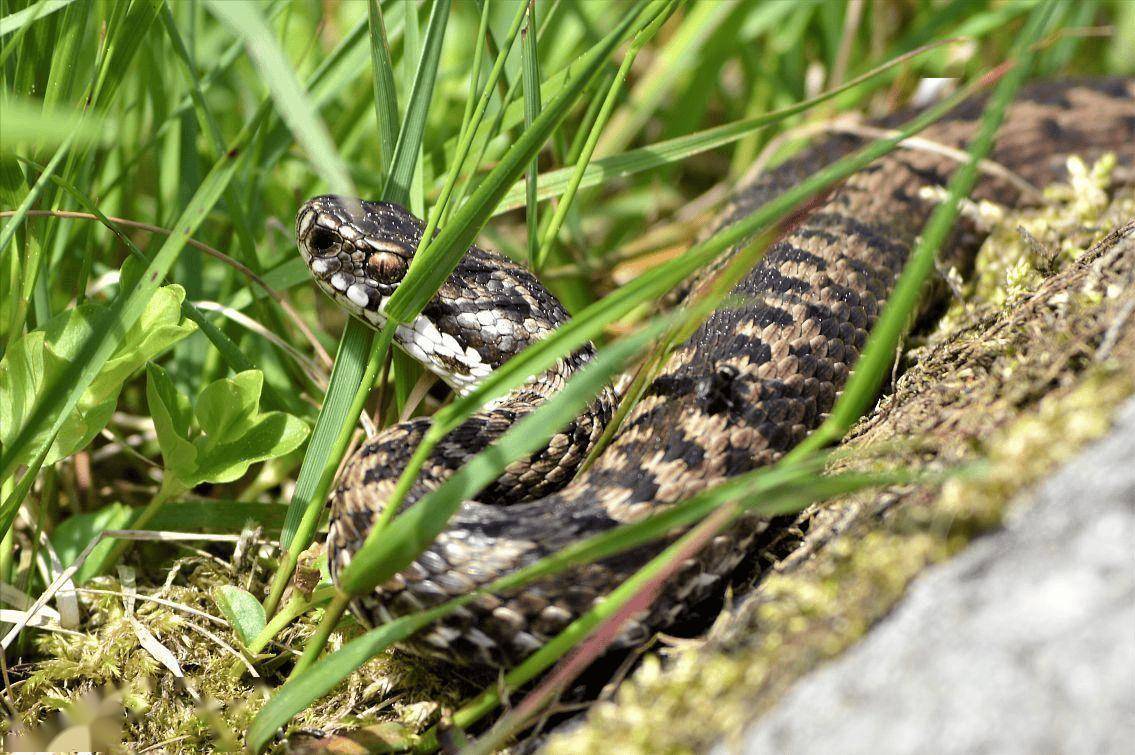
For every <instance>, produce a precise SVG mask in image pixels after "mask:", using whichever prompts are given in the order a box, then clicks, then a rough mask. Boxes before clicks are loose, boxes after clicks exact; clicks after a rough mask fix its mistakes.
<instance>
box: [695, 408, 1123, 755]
mask: <svg viewBox="0 0 1135 755" xmlns="http://www.w3.org/2000/svg"><path fill="white" fill-rule="evenodd" d="M1013 512H1014V514H1013V515H1012V517H1011V519H1010V521H1009V522H1008V523H1007V525H1006V527H1005V528H1004V529H1003V530H1000V531H998V532H996V533H994V534H992V535H989V536H987V537H985V538H983V539H981V540H978V541H977V542H975V543H974V544H973V545H972V546H971V547H970V548H968V549H967V550H966V551H964V552H963V553H961V554H960V555H959V556H958V557H957V558H955V559H953V560H952V561H949V562H947V563H945V564H942V565H940V566H937V567H935V568H933V569H930V570H928V571H927V572H926V573H925V574H923V575H922V576H920V577H919V578H918V579H917V580H915V582H914V584H913V585H912V586H911V589H910V590H909V592H908V594H907V596H906V597H904V599H903V600H902V601H901V602H900V603H899V605H898V606H896V608H895V611H894V613H893V614H892V615H891V616H889V617H888V618H887V619H885V620H884V621H883V622H881V623H880V624H879V625H878V626H876V627H875V628H874V629H873V630H872V631H871V632H870V633H868V635H867V636H866V637H865V638H864V639H863V640H862V641H861V642H860V643H859V644H857V645H856V646H855V647H854V648H852V649H851V650H849V651H848V652H847V653H846V654H844V655H843V656H841V657H840V658H839V659H838V660H836V661H833V662H832V663H831V664H829V665H827V666H825V667H823V668H821V669H818V670H816V671H815V672H813V673H812V674H810V675H809V676H806V677H805V678H804V679H802V680H801V681H800V682H798V683H797V684H796V685H795V686H794V687H793V688H792V689H791V690H790V691H789V693H788V694H787V695H785V697H784V699H783V700H781V702H780V703H778V705H777V706H776V707H775V708H773V709H772V710H771V711H769V712H768V713H767V714H766V715H765V716H763V717H762V718H760V719H759V720H757V721H756V722H754V723H752V724H750V726H749V727H748V729H747V730H746V731H744V732H743V733H742V735H741V736H740V737H739V738H738V739H736V740H731V741H730V742H729V743H728V744H724V743H723V744H721V745H719V746H718V747H717V748H715V749H716V751H717V752H720V753H725V752H733V751H737V750H738V749H740V750H741V751H743V752H745V753H925V752H934V753H1117V752H1124V753H1131V752H1135V401H1130V402H1128V403H1127V404H1126V405H1125V407H1124V408H1123V410H1122V411H1121V412H1120V413H1119V415H1118V421H1117V424H1116V426H1115V427H1114V428H1113V430H1112V431H1111V433H1110V434H1109V435H1108V436H1107V437H1106V438H1104V439H1103V440H1101V441H1100V442H1097V443H1095V444H1093V445H1092V446H1090V447H1089V448H1087V449H1085V450H1084V451H1083V452H1081V453H1080V454H1079V455H1078V456H1077V457H1076V458H1075V459H1074V460H1073V461H1072V462H1071V463H1069V464H1067V465H1066V466H1064V467H1063V468H1062V469H1060V470H1059V471H1058V472H1056V473H1055V474H1054V475H1053V476H1052V477H1051V478H1050V479H1048V480H1047V481H1045V482H1044V483H1043V484H1041V485H1040V486H1039V487H1038V488H1037V489H1036V490H1035V491H1033V492H1031V493H1028V494H1025V495H1022V496H1021V500H1019V501H1018V502H1017V503H1016V505H1015V507H1014V509H1013Z"/></svg>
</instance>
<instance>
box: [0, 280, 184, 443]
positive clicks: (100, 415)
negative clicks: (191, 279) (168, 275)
mask: <svg viewBox="0 0 1135 755" xmlns="http://www.w3.org/2000/svg"><path fill="white" fill-rule="evenodd" d="M184 300H185V289H183V288H182V287H181V286H177V285H170V286H163V287H161V288H159V289H158V290H157V291H155V292H154V295H153V297H151V299H150V302H149V304H148V305H146V309H145V311H144V312H143V313H142V316H141V317H140V318H139V319H138V321H137V322H136V323H135V324H134V325H133V327H131V328H130V330H129V331H127V333H126V336H125V337H124V338H123V339H122V343H121V344H119V346H118V348H117V350H115V352H114V354H112V355H111V357H110V359H108V360H107V362H106V364H104V365H103V368H102V370H100V371H99V373H98V375H97V376H96V377H95V379H94V380H93V381H92V382H91V385H90V386H89V387H88V388H87V390H86V391H84V393H83V395H82V397H81V398H80V399H79V403H78V405H76V407H75V409H74V410H73V411H72V412H71V414H70V415H69V416H68V417H67V418H66V420H64V423H63V426H62V428H61V429H60V431H59V433H58V434H57V435H56V436H55V438H54V440H52V442H51V447H50V449H49V450H48V454H47V457H46V459H45V460H44V464H48V465H50V464H54V463H55V462H57V461H59V460H60V459H62V458H64V457H67V456H70V455H71V454H73V453H75V452H77V451H79V450H81V449H83V448H84V447H85V446H86V445H87V444H88V443H90V442H91V440H93V439H94V437H95V436H96V435H98V433H99V432H100V431H101V430H102V429H103V428H104V427H106V425H107V423H108V422H109V421H110V417H111V415H112V414H113V413H114V408H115V406H117V404H118V395H119V393H121V391H122V386H123V384H124V383H125V382H126V381H127V379H129V377H130V376H131V375H133V374H134V373H135V372H136V371H137V370H139V369H141V368H142V366H143V365H144V364H146V362H148V361H149V360H151V359H154V358H155V357H157V356H158V355H160V354H161V353H162V352H164V351H165V350H166V349H168V348H169V347H170V346H172V345H173V344H175V343H177V342H178V341H180V340H181V339H183V338H185V337H186V336H188V335H190V334H191V333H193V332H194V330H196V328H197V326H196V325H194V324H193V323H192V322H190V321H188V320H183V319H182V317H181V304H182V302H183V301H184ZM113 327H116V323H115V322H114V320H113V317H112V311H111V308H110V307H109V306H108V305H106V304H95V303H91V304H82V305H79V306H77V307H73V308H71V309H69V310H67V311H66V312H61V313H60V314H58V315H57V316H55V317H54V318H52V319H51V320H49V321H48V323H47V325H46V326H45V327H44V328H43V329H42V330H33V331H31V332H30V333H27V334H25V335H24V336H22V337H21V338H19V339H18V340H17V341H16V342H15V343H14V344H12V346H11V348H9V349H8V351H7V353H5V354H4V358H3V359H0V444H3V445H8V444H10V443H11V442H12V441H13V440H14V439H15V437H16V436H17V434H18V433H19V431H20V429H21V428H22V427H23V425H24V422H25V421H26V420H27V418H28V417H29V416H30V415H31V413H32V412H33V411H34V409H35V407H36V406H37V405H39V404H40V403H43V404H44V405H45V406H52V405H53V404H54V403H55V402H52V401H51V400H50V399H51V397H48V396H45V395H44V394H45V393H46V384H47V383H48V378H50V377H51V376H52V375H55V374H58V373H59V372H60V371H62V370H63V369H64V367H65V366H66V365H67V364H68V363H70V362H71V361H72V360H73V359H75V358H77V357H78V355H79V350H80V349H81V348H82V345H83V344H84V343H86V342H87V340H88V338H89V336H90V334H91V333H92V332H94V331H96V330H98V329H102V328H113ZM42 424H43V426H44V427H47V426H49V425H50V424H51V423H49V422H48V423H42ZM48 440H49V438H48V436H47V434H46V432H44V433H41V434H39V435H37V436H35V437H33V438H32V439H31V441H30V442H28V443H27V444H25V445H24V446H23V447H22V448H20V449H18V450H17V454H18V456H17V458H18V460H19V462H20V463H22V464H27V463H29V462H30V461H31V460H32V459H33V458H35V456H36V455H37V454H38V453H39V452H40V450H41V449H42V448H43V446H44V444H45V443H47V442H48Z"/></svg>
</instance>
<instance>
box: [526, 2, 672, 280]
mask: <svg viewBox="0 0 1135 755" xmlns="http://www.w3.org/2000/svg"><path fill="white" fill-rule="evenodd" d="M676 7H677V0H674V2H671V3H670V4H669V5H667V6H666V8H664V9H663V10H662V12H660V13H659V14H658V16H657V17H656V18H655V19H654V20H653V21H651V23H650V25H649V26H647V27H646V28H645V29H642V30H641V31H639V32H638V33H637V34H635V36H634V39H633V40H632V41H631V45H630V47H629V48H628V49H627V53H626V55H624V56H623V62H622V63H621V64H620V65H619V70H618V73H616V74H615V78H614V80H613V81H612V82H611V86H610V87H609V88H608V89H607V96H606V97H605V98H604V99H603V106H602V107H601V108H600V110H599V116H598V117H597V118H596V119H595V123H594V124H592V126H591V131H590V132H589V133H588V135H587V141H586V142H584V144H583V150H582V151H581V152H580V155H579V159H577V160H576V162H575V169H574V170H573V171H572V174H571V180H569V181H568V185H567V188H566V189H565V190H564V193H563V194H562V195H561V196H560V203H559V205H558V206H557V207H556V211H555V213H554V214H553V215H552V222H551V223H550V224H549V225H548V228H547V230H546V231H544V237H543V239H542V240H541V241H540V248H539V250H538V251H537V252H536V255H535V257H534V266H535V268H536V270H541V269H543V267H544V263H545V262H546V261H547V259H548V253H549V252H551V249H552V245H553V244H554V243H555V241H556V237H557V236H558V235H559V233H560V228H561V227H562V226H563V224H564V220H565V219H566V218H567V214H568V210H570V209H571V205H572V202H573V201H574V200H575V194H576V192H577V191H578V190H579V184H580V182H581V181H583V175H584V173H586V172H587V166H588V164H590V163H591V156H592V155H593V154H595V147H596V145H598V144H599V137H600V136H602V135H603V129H604V128H606V126H607V122H608V121H609V120H610V119H611V113H612V112H613V111H614V109H615V104H616V103H617V102H618V101H619V95H620V94H621V93H622V90H623V84H625V83H626V79H627V74H628V73H630V70H631V66H632V65H634V61H635V58H636V57H637V56H638V53H639V51H640V50H642V47H643V45H645V44H646V43H647V42H648V41H650V39H651V38H652V37H653V36H654V34H655V32H657V31H658V28H659V27H660V26H662V24H663V23H665V22H666V19H668V18H669V17H670V14H671V13H673V12H674V9H675V8H676ZM530 181H531V183H530V185H529V188H528V195H529V196H528V205H529V206H528V211H529V212H532V213H535V211H536V207H535V205H536V197H535V195H536V179H535V178H534V177H533V178H531V179H530Z"/></svg>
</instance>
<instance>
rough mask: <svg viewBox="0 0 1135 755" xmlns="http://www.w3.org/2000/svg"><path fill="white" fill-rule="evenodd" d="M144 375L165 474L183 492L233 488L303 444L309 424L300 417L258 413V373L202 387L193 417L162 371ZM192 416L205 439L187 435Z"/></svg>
mask: <svg viewBox="0 0 1135 755" xmlns="http://www.w3.org/2000/svg"><path fill="white" fill-rule="evenodd" d="M148 372H149V381H148V382H147V385H146V398H147V400H148V401H149V405H150V412H151V414H152V415H153V417H154V427H155V428H156V429H157V433H158V446H159V447H160V448H161V450H162V459H163V460H164V461H165V468H166V472H167V473H169V474H170V475H172V476H173V477H175V478H176V479H177V481H178V482H179V483H180V485H181V486H182V487H183V488H185V489H189V488H192V487H194V486H195V485H199V484H201V483H203V482H232V481H233V480H236V479H238V478H240V477H241V476H242V475H243V474H244V473H245V472H246V471H248V468H249V466H251V465H252V464H255V463H256V462H260V461H267V460H268V459H275V458H276V457H278V456H283V455H285V454H288V453H291V452H292V451H294V450H295V449H297V448H299V446H300V444H301V443H303V442H304V440H305V439H306V438H307V434H308V426H307V423H306V422H304V421H303V420H301V419H299V418H298V417H293V416H292V415H290V414H286V413H284V412H266V413H263V414H262V413H261V412H260V409H259V407H260V392H261V389H262V388H263V387H264V373H262V372H260V371H259V370H248V371H246V372H242V373H240V374H238V375H236V376H235V377H232V378H221V379H220V380H217V381H215V382H213V383H210V384H209V385H207V386H205V388H204V390H202V391H201V394H200V395H199V396H198V398H197V403H196V405H195V407H194V409H193V412H192V414H191V412H190V409H189V400H188V399H187V398H186V397H185V396H183V395H181V394H179V393H178V392H177V389H176V388H175V387H174V385H173V382H172V381H171V380H170V379H169V377H168V376H167V375H166V373H165V370H163V369H162V368H161V367H158V366H157V365H148ZM192 415H196V418H197V425H198V427H199V428H200V429H201V430H202V433H203V434H200V435H197V436H196V437H192V431H191V429H190V424H191V423H190V418H191V416H192ZM168 482H169V480H167V483H168Z"/></svg>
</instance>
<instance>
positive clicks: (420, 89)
mask: <svg viewBox="0 0 1135 755" xmlns="http://www.w3.org/2000/svg"><path fill="white" fill-rule="evenodd" d="M449 5H450V0H436V2H435V3H434V6H433V8H432V9H431V10H430V20H429V23H428V25H427V26H426V39H425V44H424V45H423V46H422V57H421V60H420V61H419V62H418V69H417V75H416V76H415V77H414V86H413V89H411V90H410V99H409V102H408V103H407V105H406V116H405V118H403V120H402V129H401V130H400V131H399V132H398V143H397V144H396V145H395V147H394V159H393V161H392V163H391V169H390V176H389V177H388V178H387V179H386V188H385V189H384V190H383V192H382V196H383V199H385V200H387V201H389V202H397V203H398V204H401V205H405V204H406V203H407V201H408V200H409V198H410V181H411V180H412V179H413V177H414V169H415V167H416V166H417V164H418V155H419V154H420V153H421V149H422V134H423V133H424V132H425V128H426V115H427V114H428V112H429V106H430V100H431V99H432V96H433V89H434V82H435V81H436V79H437V65H438V59H439V58H440V57H441V43H442V40H443V39H444V38H445V27H446V23H447V22H448V20H449ZM407 12H409V11H407Z"/></svg>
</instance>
